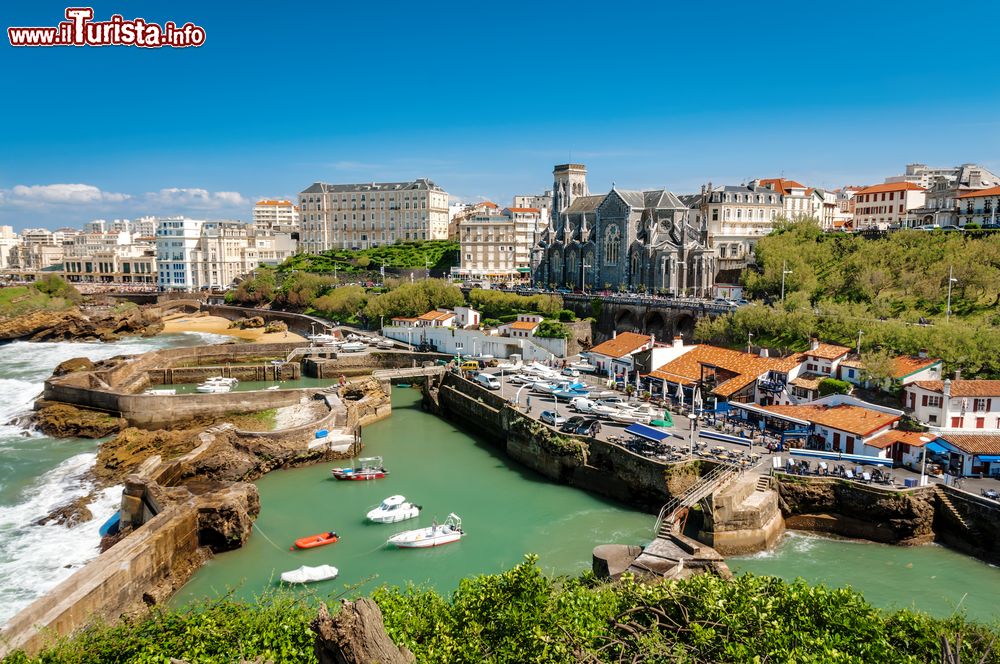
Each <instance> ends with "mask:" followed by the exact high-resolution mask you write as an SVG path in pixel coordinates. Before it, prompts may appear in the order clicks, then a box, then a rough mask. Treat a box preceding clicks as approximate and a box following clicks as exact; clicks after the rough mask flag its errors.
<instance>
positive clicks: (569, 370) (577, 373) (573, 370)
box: [559, 367, 580, 378]
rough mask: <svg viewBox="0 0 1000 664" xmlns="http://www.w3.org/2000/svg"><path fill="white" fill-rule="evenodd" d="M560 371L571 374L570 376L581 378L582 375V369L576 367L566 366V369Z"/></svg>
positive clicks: (565, 374)
mask: <svg viewBox="0 0 1000 664" xmlns="http://www.w3.org/2000/svg"><path fill="white" fill-rule="evenodd" d="M559 373H561V374H562V375H563V376H569V377H570V378H579V377H580V370H579V369H577V368H575V367H566V368H565V369H563V370H562V371H560V372H559Z"/></svg>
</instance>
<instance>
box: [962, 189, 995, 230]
mask: <svg viewBox="0 0 1000 664" xmlns="http://www.w3.org/2000/svg"><path fill="white" fill-rule="evenodd" d="M955 205H956V208H955V209H956V210H957V215H958V224H959V225H960V226H965V225H966V224H973V223H975V224H979V225H980V226H989V227H991V228H995V227H996V226H997V225H998V224H1000V221H997V218H998V217H1000V187H990V188H989V189H981V190H979V191H970V192H966V193H964V194H960V195H959V196H958V197H957V198H956V200H955Z"/></svg>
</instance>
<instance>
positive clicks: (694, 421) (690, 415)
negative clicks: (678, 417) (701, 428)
mask: <svg viewBox="0 0 1000 664" xmlns="http://www.w3.org/2000/svg"><path fill="white" fill-rule="evenodd" d="M687 417H688V419H689V420H691V458H692V459H694V431H695V427H696V426H697V422H698V416H697V415H695V414H694V412H693V411H692V412H690V413H688V415H687Z"/></svg>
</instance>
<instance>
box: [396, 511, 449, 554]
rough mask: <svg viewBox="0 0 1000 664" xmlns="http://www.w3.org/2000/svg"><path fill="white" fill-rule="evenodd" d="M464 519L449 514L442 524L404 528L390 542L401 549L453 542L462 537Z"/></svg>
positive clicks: (426, 547)
mask: <svg viewBox="0 0 1000 664" xmlns="http://www.w3.org/2000/svg"><path fill="white" fill-rule="evenodd" d="M463 535H465V532H464V531H463V530H462V520H461V519H460V518H459V517H458V515H457V514H454V513H452V514H449V515H448V519H447V520H446V521H445V522H444V524H442V525H438V524H434V525H432V526H428V527H426V528H418V529H416V530H404V531H403V532H401V533H396V534H395V535H393V536H392V537H390V538H389V540H388V542H389V544H392V545H394V546H398V547H399V548H401V549H429V548H430V547H432V546H441V545H443V544H451V543H452V542H457V541H458V540H460V539H462V536H463Z"/></svg>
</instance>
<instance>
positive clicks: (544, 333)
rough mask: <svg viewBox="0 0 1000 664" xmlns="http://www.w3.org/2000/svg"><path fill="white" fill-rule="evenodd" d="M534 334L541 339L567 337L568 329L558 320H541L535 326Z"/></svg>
mask: <svg viewBox="0 0 1000 664" xmlns="http://www.w3.org/2000/svg"><path fill="white" fill-rule="evenodd" d="M535 336H536V337H540V338H542V339H569V330H567V329H566V326H565V325H563V324H562V323H560V322H559V321H555V320H543V321H542V322H541V323H540V324H539V325H538V327H537V328H535Z"/></svg>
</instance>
